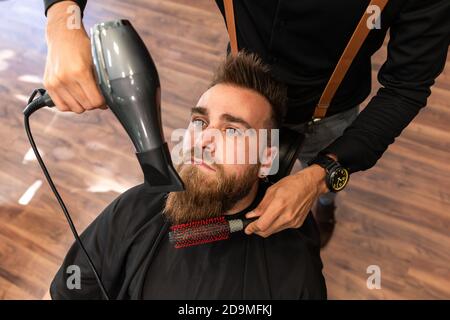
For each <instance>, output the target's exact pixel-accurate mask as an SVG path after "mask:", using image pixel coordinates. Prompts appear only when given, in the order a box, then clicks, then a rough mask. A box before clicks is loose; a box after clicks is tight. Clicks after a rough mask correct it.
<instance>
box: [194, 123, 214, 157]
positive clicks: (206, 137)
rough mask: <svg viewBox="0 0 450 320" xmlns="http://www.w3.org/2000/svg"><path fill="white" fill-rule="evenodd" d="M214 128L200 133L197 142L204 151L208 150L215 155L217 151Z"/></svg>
mask: <svg viewBox="0 0 450 320" xmlns="http://www.w3.org/2000/svg"><path fill="white" fill-rule="evenodd" d="M215 131H216V130H215V129H214V128H207V129H205V130H202V131H201V132H200V136H199V138H198V139H197V141H196V143H195V144H196V146H198V147H200V148H201V149H202V150H203V149H208V151H209V152H211V153H213V152H214V151H215V149H216V138H215V134H214V132H215Z"/></svg>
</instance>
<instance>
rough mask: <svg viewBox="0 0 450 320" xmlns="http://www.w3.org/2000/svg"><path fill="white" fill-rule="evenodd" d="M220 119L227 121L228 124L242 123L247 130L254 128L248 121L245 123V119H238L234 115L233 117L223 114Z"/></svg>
mask: <svg viewBox="0 0 450 320" xmlns="http://www.w3.org/2000/svg"><path fill="white" fill-rule="evenodd" d="M220 119H221V120H224V121H227V122H233V123H240V124H242V125H243V126H244V127H246V128H247V129H251V128H252V126H251V125H250V124H249V123H248V122H247V121H245V120H244V119H242V118H239V117H236V116H233V115H231V114H229V113H224V114H222V115H221V116H220Z"/></svg>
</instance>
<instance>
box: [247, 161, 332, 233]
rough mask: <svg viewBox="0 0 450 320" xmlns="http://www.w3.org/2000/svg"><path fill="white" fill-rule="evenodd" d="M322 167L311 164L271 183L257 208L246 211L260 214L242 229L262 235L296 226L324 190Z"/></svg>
mask: <svg viewBox="0 0 450 320" xmlns="http://www.w3.org/2000/svg"><path fill="white" fill-rule="evenodd" d="M327 191H328V187H327V186H326V183H325V169H323V168H322V167H320V166H319V165H312V166H310V167H307V168H305V169H303V170H300V171H299V172H297V173H295V174H293V175H290V176H287V177H285V178H283V179H281V180H280V181H278V182H277V183H275V184H274V185H272V186H270V187H269V188H268V189H267V191H266V194H265V195H264V198H263V199H262V200H261V202H260V203H259V205H258V207H256V208H255V209H254V210H252V211H251V212H249V213H247V214H246V217H247V218H253V217H259V218H258V219H257V220H255V221H253V222H252V223H250V224H249V225H248V226H247V228H246V229H245V233H246V234H252V233H255V234H257V235H260V236H261V237H264V238H266V237H268V236H270V235H271V234H274V233H276V232H279V231H282V230H284V229H288V228H299V227H300V226H301V225H302V224H303V222H304V221H305V219H306V216H307V215H308V213H309V211H310V209H311V207H312V205H313V204H314V202H315V201H316V200H317V198H318V197H319V195H321V194H323V193H326V192H327Z"/></svg>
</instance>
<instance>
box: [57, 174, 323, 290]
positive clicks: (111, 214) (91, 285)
mask: <svg viewBox="0 0 450 320" xmlns="http://www.w3.org/2000/svg"><path fill="white" fill-rule="evenodd" d="M267 187H268V184H267V183H263V182H261V183H260V185H259V188H258V194H257V196H256V198H255V200H254V201H253V203H252V204H251V205H250V206H249V207H248V208H246V209H245V210H242V211H241V212H239V213H236V214H233V215H230V216H227V219H228V218H230V219H231V218H238V217H243V216H244V215H245V213H247V212H248V211H250V210H251V209H253V208H255V207H256V205H257V204H258V203H259V202H260V200H261V199H262V197H263V195H264V193H265V190H266V189H267ZM166 195H167V193H150V192H149V191H148V189H146V187H145V185H144V184H141V185H138V186H135V187H133V188H131V189H129V190H128V191H126V192H124V193H123V194H121V195H120V196H119V197H117V198H116V199H115V200H114V201H113V202H112V203H111V204H109V205H108V206H107V207H106V208H105V209H104V210H103V212H102V213H101V214H100V215H99V216H98V217H97V218H96V219H95V220H94V222H93V223H91V224H90V225H89V227H88V228H87V229H86V230H85V231H84V232H83V233H82V235H81V239H82V241H83V244H84V245H85V247H86V249H87V251H88V253H89V255H90V256H91V258H92V260H93V262H94V264H95V266H96V268H97V271H98V272H99V274H100V277H101V279H102V281H103V283H104V285H105V288H106V290H107V292H108V294H109V296H110V298H112V299H325V298H326V287H325V281H324V278H323V275H322V262H321V259H320V249H319V235H318V232H317V228H316V225H315V222H314V220H313V218H312V216H311V214H310V215H309V216H308V218H307V219H306V221H305V223H304V224H303V226H302V227H301V228H298V229H288V230H284V231H281V232H279V233H276V234H274V235H272V236H270V237H267V238H262V237H260V236H258V235H250V236H248V235H246V234H245V233H244V232H238V233H233V234H231V237H230V239H228V240H223V241H218V242H213V243H207V244H201V245H198V246H194V247H187V248H180V249H175V248H174V246H173V244H172V243H170V242H169V237H168V233H169V227H170V223H169V222H168V221H167V219H166V218H165V217H164V216H163V214H162V212H161V211H162V209H163V207H164V203H165V200H166ZM73 265H76V266H78V267H79V270H80V275H81V281H80V284H81V288H79V289H78V288H76V287H74V286H73V285H72V286H70V287H71V288H72V289H69V288H68V286H67V282H69V283H70V282H71V281H73V275H74V273H73V267H71V268H69V267H70V266H73ZM68 280H69V281H68ZM50 294H51V297H52V298H53V299H102V294H101V291H100V289H99V287H98V285H97V282H96V281H95V278H94V275H93V272H92V271H91V270H90V269H89V266H88V263H87V259H86V258H85V256H84V255H83V253H82V251H81V250H80V248H79V246H78V245H77V244H76V243H74V244H73V245H72V247H71V248H70V250H69V252H68V253H67V255H66V257H65V259H64V262H63V264H62V266H61V268H60V269H59V270H58V272H57V274H56V275H55V278H54V279H53V281H52V284H51V287H50Z"/></svg>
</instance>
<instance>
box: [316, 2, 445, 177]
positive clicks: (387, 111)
mask: <svg viewBox="0 0 450 320" xmlns="http://www.w3.org/2000/svg"><path fill="white" fill-rule="evenodd" d="M449 42H450V1H448V0H427V1H410V2H409V3H408V4H407V6H406V7H405V8H404V10H402V11H401V12H400V14H399V16H398V18H397V19H396V20H395V21H394V22H393V24H392V25H391V30H390V41H389V44H388V57H387V60H386V62H385V63H384V64H383V66H382V68H381V69H380V72H379V74H378V80H379V82H380V84H381V85H382V86H383V87H382V88H380V89H379V91H378V92H377V94H376V95H375V96H374V97H373V98H372V99H371V101H370V102H369V104H368V105H367V107H366V108H365V109H364V110H363V111H362V112H361V113H360V115H359V116H358V117H357V119H356V120H355V121H354V122H353V124H352V125H351V126H350V127H349V128H347V130H346V131H345V132H344V134H343V136H341V137H340V138H338V139H337V140H336V141H335V142H333V143H332V144H331V145H330V146H329V147H327V148H326V149H325V150H324V152H325V153H334V154H336V155H337V157H338V159H339V161H340V162H341V163H342V164H344V165H346V166H348V167H349V169H350V171H351V172H355V171H359V170H365V169H368V168H370V167H372V166H373V165H374V164H375V163H376V162H377V160H378V159H379V158H380V157H381V156H382V154H383V153H384V151H385V150H386V149H387V147H388V146H389V145H390V144H391V143H393V142H394V139H395V138H396V137H397V136H399V135H400V133H401V132H402V130H403V129H404V128H405V127H406V126H407V125H408V124H409V123H410V122H411V121H412V120H413V118H414V117H415V116H416V115H417V114H418V112H419V111H420V109H421V108H422V107H424V106H425V105H426V103H427V98H428V96H429V95H430V93H431V90H430V87H431V86H432V85H433V84H434V80H435V79H436V78H437V76H438V75H439V74H440V73H441V72H442V70H443V68H444V66H445V62H446V58H447V50H448V45H449Z"/></svg>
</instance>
